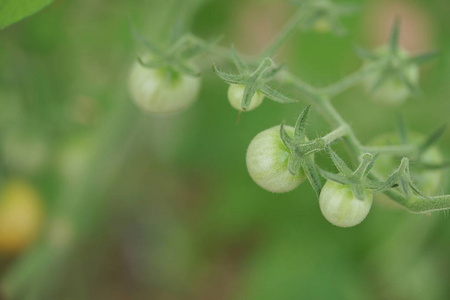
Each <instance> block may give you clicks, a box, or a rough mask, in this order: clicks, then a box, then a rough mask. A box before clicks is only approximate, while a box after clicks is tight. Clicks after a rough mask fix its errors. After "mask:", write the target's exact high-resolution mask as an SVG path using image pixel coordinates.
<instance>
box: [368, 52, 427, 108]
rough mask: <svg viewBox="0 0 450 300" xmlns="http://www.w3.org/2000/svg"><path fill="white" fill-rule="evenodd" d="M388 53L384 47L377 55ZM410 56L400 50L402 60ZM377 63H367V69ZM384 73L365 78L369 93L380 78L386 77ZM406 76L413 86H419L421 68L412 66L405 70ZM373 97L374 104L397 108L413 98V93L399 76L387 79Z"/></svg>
mask: <svg viewBox="0 0 450 300" xmlns="http://www.w3.org/2000/svg"><path fill="white" fill-rule="evenodd" d="M387 51H388V50H387V48H386V47H382V48H380V49H379V50H377V51H376V52H375V54H378V55H380V56H383V55H386V54H387ZM408 56H409V55H408V53H407V52H406V51H404V50H399V58H400V59H406V58H408ZM376 63H377V61H369V62H366V63H365V67H371V66H372V65H374V64H376ZM382 72H383V71H378V72H372V73H371V74H369V75H367V76H366V77H365V79H364V81H363V84H364V87H365V88H366V90H367V91H371V90H372V88H373V86H374V85H375V84H376V83H377V82H378V80H379V78H380V76H384V75H382ZM404 75H405V77H406V78H407V79H408V80H409V81H410V82H411V83H412V84H417V83H418V82H419V67H418V66H417V65H414V64H410V65H409V66H407V67H406V69H405V70H404ZM371 96H372V97H371V98H372V100H373V101H374V102H377V103H380V104H383V105H394V106H395V105H400V104H402V103H403V102H404V101H405V100H406V99H407V98H408V97H409V96H411V92H410V90H409V89H408V87H407V86H406V85H405V84H404V83H403V81H401V80H400V79H399V78H398V77H397V76H391V77H389V78H387V79H386V80H385V81H384V83H382V84H381V86H379V87H378V88H377V89H376V90H375V91H374V92H373V93H372V94H371Z"/></svg>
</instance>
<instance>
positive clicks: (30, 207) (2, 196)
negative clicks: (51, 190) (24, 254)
mask: <svg viewBox="0 0 450 300" xmlns="http://www.w3.org/2000/svg"><path fill="white" fill-rule="evenodd" d="M43 218H44V208H43V204H42V199H41V197H40V195H39V193H38V192H37V191H36V190H35V189H34V188H33V186H31V185H30V184H28V183H27V182H25V181H23V180H19V179H10V180H9V181H7V182H5V183H4V184H3V185H2V187H1V190H0V252H1V253H4V254H16V253H19V252H20V251H22V250H24V249H25V248H26V247H27V246H28V245H30V244H31V243H32V242H33V241H34V240H35V238H36V237H37V236H38V235H39V233H40V231H41V227H42V223H43Z"/></svg>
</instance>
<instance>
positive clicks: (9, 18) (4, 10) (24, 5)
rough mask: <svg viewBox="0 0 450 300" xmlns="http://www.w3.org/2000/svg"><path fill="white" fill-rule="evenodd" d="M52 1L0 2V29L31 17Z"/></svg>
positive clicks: (8, 0) (24, 0) (11, 0)
mask: <svg viewBox="0 0 450 300" xmlns="http://www.w3.org/2000/svg"><path fill="white" fill-rule="evenodd" d="M52 2H53V0H1V1H0V28H1V29H3V28H5V27H7V26H9V25H12V24H14V23H16V22H19V21H20V20H22V19H24V18H26V17H28V16H31V15H33V14H35V13H37V12H39V11H40V10H41V9H43V8H44V7H46V6H47V5H49V4H50V3H52Z"/></svg>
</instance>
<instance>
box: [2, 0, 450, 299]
mask: <svg viewBox="0 0 450 300" xmlns="http://www.w3.org/2000/svg"><path fill="white" fill-rule="evenodd" d="M196 2H198V3H196ZM348 2H350V3H354V4H358V5H359V10H358V12H357V13H356V14H355V15H353V16H350V17H346V18H345V19H343V22H344V25H345V27H346V28H347V29H348V34H347V35H346V36H344V37H336V36H334V35H333V34H330V33H317V32H306V33H301V32H298V33H297V34H296V35H295V36H294V37H293V38H292V39H290V40H289V42H288V43H287V44H286V46H285V47H283V49H282V51H281V52H280V54H279V55H278V56H277V57H276V60H277V61H278V62H283V61H284V62H286V66H287V68H288V69H289V70H291V71H292V72H293V73H296V74H298V75H299V76H300V77H301V78H303V79H304V80H306V81H308V82H310V83H312V84H314V85H317V86H323V85H327V84H330V83H332V82H334V81H336V80H338V79H339V78H341V77H343V76H344V75H346V74H349V73H350V72H352V71H354V70H356V69H357V68H358V67H359V66H360V64H361V61H360V60H359V59H358V58H357V57H356V55H355V54H354V51H353V50H354V47H355V46H357V45H360V46H365V47H368V48H370V47H374V46H378V45H380V44H382V43H383V42H384V41H385V40H386V38H387V36H388V34H389V30H390V26H391V24H392V22H393V19H394V17H395V16H397V15H398V16H400V17H401V19H402V38H401V42H402V45H403V46H404V47H405V48H407V49H408V50H410V51H411V52H413V53H421V52H425V51H427V50H430V49H440V50H441V55H440V57H439V58H438V59H437V60H436V61H434V62H433V63H431V64H428V65H427V66H425V67H424V68H423V69H422V79H421V87H422V89H423V95H422V96H420V97H419V98H418V99H410V100H409V101H408V102H407V103H406V104H405V105H404V106H403V107H401V108H400V109H398V108H397V109H394V108H387V107H380V106H378V105H376V104H374V103H372V102H370V101H369V100H368V97H367V95H366V93H365V92H364V91H363V89H361V88H360V87H355V88H353V89H351V90H350V91H348V92H345V93H343V94H342V95H340V96H339V97H337V98H336V99H335V100H334V101H335V104H336V107H337V109H338V110H339V111H340V112H341V113H342V115H343V116H344V117H345V118H346V120H348V122H349V123H350V124H351V125H352V126H353V128H354V130H355V132H356V134H357V135H358V137H360V139H361V140H362V141H363V142H369V141H370V140H371V139H372V138H373V137H375V136H376V135H379V134H381V133H384V132H389V131H393V130H394V127H395V116H396V114H397V112H398V111H399V110H401V111H402V112H404V114H405V116H406V119H407V121H408V123H409V125H410V128H411V130H414V131H419V132H423V133H427V132H429V131H431V130H433V129H435V128H437V127H438V126H440V125H442V124H443V123H445V122H447V121H448V120H449V117H448V114H449V112H450V102H449V97H450V85H449V81H450V18H449V17H448V16H449V15H450V5H449V3H448V1H447V0H414V1H407V0H404V1H389V0H379V1H378V0H377V1H368V0H367V1H348ZM174 4H175V5H174ZM183 5H185V7H183ZM177 6H180V7H181V8H182V9H181V10H187V9H188V8H193V7H195V9H192V11H191V13H192V14H190V15H191V16H192V20H191V21H192V28H191V29H189V28H185V30H186V31H189V30H191V31H192V32H193V33H195V34H197V35H199V36H201V37H203V38H213V37H216V36H220V35H222V36H223V39H222V40H221V42H220V43H221V45H223V46H226V47H228V46H229V45H231V44H235V45H236V47H237V48H238V49H239V50H240V51H241V52H243V53H245V54H248V55H252V54H255V53H258V52H259V51H261V50H262V49H263V48H264V46H265V45H267V44H268V43H269V42H270V40H271V38H272V37H273V36H274V35H275V34H276V32H277V31H278V30H279V29H280V28H281V27H282V26H283V24H284V23H285V22H286V21H287V20H288V18H289V16H290V15H292V12H293V9H292V7H293V6H292V4H290V3H289V2H283V1H269V0H266V1H262V0H259V1H257V0H245V1H244V0H232V1H230V0H227V1H218V0H210V1H199V0H189V1H188V0H179V1H175V0H136V1H119V0H109V1H106V0H97V1H92V0H78V1H67V0H56V1H55V2H54V3H53V4H51V5H50V6H48V7H46V8H45V9H44V10H43V11H41V12H40V13H38V14H36V15H33V16H31V17H29V18H27V19H25V20H23V21H21V22H19V23H17V24H14V25H12V26H10V27H8V28H6V29H4V30H2V31H0V146H1V151H0V185H1V187H0V199H1V200H0V201H4V202H8V201H9V202H10V203H9V204H8V205H3V206H1V208H2V209H0V225H1V226H0V227H3V228H6V229H4V230H3V231H1V229H0V248H1V249H0V252H1V256H0V289H1V293H2V294H1V296H0V299H46V300H48V299H60V300H65V299H67V300H71V299H109V300H128V299H154V300H177V299H183V300H186V299H195V300H207V299H211V300H212V299H214V300H219V299H223V300H225V299H233V300H234V299H236V300H240V299H245V300H252V299H255V300H272V299H273V300H292V299H398V300H403V299H405V300H410V299H411V300H415V299H418V300H419V299H424V300H425V299H426V300H434V299H450V271H449V270H450V257H449V251H450V227H449V219H448V215H447V214H445V213H435V214H432V215H412V214H409V213H407V212H405V211H403V210H400V209H398V208H395V207H391V206H389V205H386V204H382V203H378V202H375V204H374V206H373V207H372V211H371V213H370V214H369V216H368V218H367V219H366V220H365V221H364V222H363V223H362V224H361V225H359V226H356V227H354V228H350V229H340V228H337V227H334V226H332V225H330V224H329V223H328V222H327V221H326V220H325V219H324V218H323V216H322V215H321V213H320V210H319V206H318V201H317V200H316V198H315V196H314V194H313V191H312V189H311V187H310V186H309V185H308V184H303V185H301V186H300V188H298V189H297V190H295V191H293V192H290V193H287V194H271V193H269V192H266V191H264V190H262V189H261V188H259V187H258V186H257V185H256V184H255V183H254V182H253V181H252V180H251V178H250V176H249V175H248V173H247V170H246V165H245V152H246V148H247V147H248V144H249V142H250V140H251V139H252V138H253V137H254V136H255V135H256V134H257V133H259V132H260V131H262V130H264V129H267V128H269V127H272V126H275V125H278V124H280V123H281V121H283V120H285V121H286V122H287V123H288V124H293V123H294V122H295V119H296V117H297V115H298V112H299V111H300V110H301V108H302V107H303V106H304V104H303V103H301V104H291V105H279V104H277V103H274V102H272V101H268V100H265V102H264V103H263V105H262V106H261V107H260V108H258V109H257V110H255V111H252V112H249V113H245V114H243V115H242V116H241V117H240V121H239V123H238V124H237V123H236V119H237V112H236V111H235V110H233V109H232V108H231V107H230V105H229V104H228V101H227V99H226V92H227V85H226V84H224V83H223V82H221V81H220V80H219V79H218V78H216V77H215V76H214V75H213V74H212V71H211V68H210V66H211V65H212V63H213V62H218V63H219V64H221V65H223V66H224V67H225V68H226V67H227V64H226V62H224V61H222V60H220V59H218V58H215V57H214V56H211V57H208V58H205V59H204V60H203V61H202V64H203V66H202V67H203V69H204V72H203V75H202V82H203V83H202V85H203V88H202V91H201V95H200V98H199V100H198V102H197V103H196V104H195V105H194V106H193V107H191V108H190V109H189V110H187V111H185V112H182V113H179V114H175V115H169V116H153V115H147V114H144V113H142V112H140V111H139V110H138V109H137V108H136V107H135V106H134V104H133V103H132V102H131V100H130V98H129V96H128V92H127V78H128V75H129V71H130V68H131V65H132V63H133V61H134V60H135V59H136V55H137V47H136V43H135V41H134V40H133V38H132V37H131V34H130V27H129V22H130V20H131V21H132V22H133V23H134V24H135V25H136V27H137V28H138V30H139V31H140V32H141V33H142V34H143V35H145V36H148V37H153V38H158V37H160V36H161V35H164V31H162V28H163V27H164V26H167V24H171V23H173V22H174V20H175V19H176V18H179V15H176V14H175V11H176V10H174V7H177ZM185 15H186V14H185ZM310 123H311V124H310V127H309V134H310V136H318V135H322V134H324V133H326V132H327V131H329V130H330V128H329V126H328V125H327V123H326V122H325V121H324V120H323V119H322V118H321V116H320V115H319V114H318V113H317V112H313V114H312V117H311V120H310ZM440 147H441V150H442V151H443V153H444V155H445V156H446V157H447V158H448V157H449V155H448V154H449V152H448V149H449V147H450V134H449V133H448V132H447V133H446V134H445V135H444V137H443V139H442V141H441V143H440ZM318 159H319V161H323V163H325V164H326V163H327V161H326V160H324V159H321V158H320V157H319V158H318ZM443 191H447V192H449V190H445V188H444V187H443ZM11 199H13V200H14V201H12V202H11ZM11 203H12V204H11ZM11 207H12V208H11ZM8 208H9V210H8ZM10 211H12V212H10ZM8 222H12V224H19V225H17V226H13V225H10V224H9V223H8ZM15 230H18V231H17V232H16V231H15Z"/></svg>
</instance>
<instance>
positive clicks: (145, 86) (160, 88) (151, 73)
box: [129, 62, 201, 114]
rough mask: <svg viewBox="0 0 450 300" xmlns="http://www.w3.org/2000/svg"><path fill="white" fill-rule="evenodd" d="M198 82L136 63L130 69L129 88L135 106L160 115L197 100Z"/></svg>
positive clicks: (184, 107)
mask: <svg viewBox="0 0 450 300" xmlns="http://www.w3.org/2000/svg"><path fill="white" fill-rule="evenodd" d="M200 85H201V80H200V78H197V77H192V76H188V75H184V74H181V73H177V72H174V71H170V70H167V69H149V68H146V67H143V66H142V65H141V64H140V63H139V62H136V63H135V64H134V66H133V68H132V71H131V75H130V81H129V90H130V94H131V97H132V99H133V101H134V102H135V103H136V104H137V106H139V107H140V108H141V109H143V110H145V111H147V112H150V113H154V114H160V113H171V112H177V111H181V110H184V109H187V108H188V107H189V106H190V105H192V104H193V103H194V102H195V100H197V96H198V93H199V90H200Z"/></svg>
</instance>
